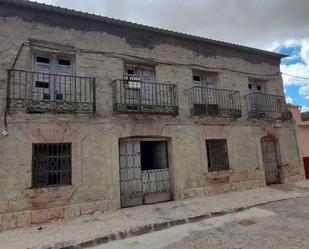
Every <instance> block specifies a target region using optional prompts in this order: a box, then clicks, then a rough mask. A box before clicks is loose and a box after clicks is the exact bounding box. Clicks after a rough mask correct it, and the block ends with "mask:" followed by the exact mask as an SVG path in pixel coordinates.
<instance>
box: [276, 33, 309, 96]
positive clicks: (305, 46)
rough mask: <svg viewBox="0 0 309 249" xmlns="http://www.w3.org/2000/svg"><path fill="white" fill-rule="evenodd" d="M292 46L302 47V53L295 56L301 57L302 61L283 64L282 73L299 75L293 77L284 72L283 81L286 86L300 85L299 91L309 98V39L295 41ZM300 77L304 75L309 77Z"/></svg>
mask: <svg viewBox="0 0 309 249" xmlns="http://www.w3.org/2000/svg"><path fill="white" fill-rule="evenodd" d="M290 46H300V47H301V51H300V53H299V54H297V55H294V56H296V57H299V58H301V60H302V61H300V62H297V63H294V64H290V65H281V71H282V73H285V74H289V75H294V76H297V77H291V76H288V75H285V74H283V75H282V78H283V83H284V85H285V86H290V85H295V86H298V87H299V91H298V93H299V94H300V95H301V96H302V97H304V98H305V99H309V40H308V39H303V40H301V41H298V42H297V41H293V43H292V44H291V45H290ZM298 77H304V78H308V79H303V78H298Z"/></svg>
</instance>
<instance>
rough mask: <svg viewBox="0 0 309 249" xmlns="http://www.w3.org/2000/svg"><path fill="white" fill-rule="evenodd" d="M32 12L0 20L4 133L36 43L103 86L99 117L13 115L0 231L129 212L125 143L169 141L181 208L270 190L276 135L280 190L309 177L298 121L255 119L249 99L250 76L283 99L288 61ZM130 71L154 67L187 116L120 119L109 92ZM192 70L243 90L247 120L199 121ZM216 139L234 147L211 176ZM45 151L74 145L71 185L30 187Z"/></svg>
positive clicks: (5, 140) (4, 143) (2, 154)
mask: <svg viewBox="0 0 309 249" xmlns="http://www.w3.org/2000/svg"><path fill="white" fill-rule="evenodd" d="M30 12H31V11H30V10H29V13H28V12H27V11H26V10H24V12H23V13H24V14H23V15H24V16H22V17H16V16H14V14H11V15H10V16H2V17H0V33H1V37H0V49H1V52H0V59H1V60H0V115H1V120H0V121H1V122H0V130H2V129H4V112H5V106H6V84H7V71H6V70H7V69H9V68H11V66H12V63H13V61H14V59H15V58H16V55H17V53H18V50H19V48H20V47H21V44H23V43H25V42H29V41H30V42H35V43H36V44H41V45H44V46H48V47H54V48H57V49H59V48H62V49H64V48H67V49H70V50H72V49H73V50H74V51H75V52H74V56H75V73H76V75H81V76H91V77H96V85H97V91H96V99H97V105H96V109H97V112H96V114H94V115H86V114H51V113H46V114H26V113H25V112H22V111H21V112H9V113H8V116H7V122H8V132H9V134H8V136H5V137H4V136H0V158H1V161H0V176H1V177H0V189H1V191H0V214H1V217H2V218H1V219H0V221H1V222H2V223H1V222H0V230H1V229H7V228H13V227H20V226H23V225H28V224H30V223H38V222H44V221H48V220H52V219H55V218H63V217H66V218H70V217H72V216H76V215H81V214H88V213H92V212H95V211H105V210H110V209H117V208H120V179H119V158H118V155H119V151H118V142H119V139H121V138H125V137H138V136H144V137H145V136H148V137H149V136H152V137H153V136H155V137H166V138H168V139H169V160H170V167H171V174H172V179H171V181H172V194H173V199H175V200H179V199H183V198H188V197H193V196H203V195H209V194H215V193H222V192H226V191H231V190H241V189H245V188H251V187H258V186H263V185H265V177H264V170H263V159H262V152H261V146H260V140H261V138H262V137H264V136H269V135H271V136H273V137H276V138H277V139H278V147H279V148H280V160H279V163H280V167H281V171H282V174H281V175H282V179H281V181H282V182H286V181H295V180H299V179H302V178H303V170H302V168H301V166H300V165H301V163H300V159H299V152H298V149H297V141H296V137H295V124H294V123H293V121H280V120H277V121H275V120H273V119H269V120H265V119H264V120H257V119H249V118H248V115H247V110H246V103H245V99H244V97H243V96H244V95H246V94H248V78H250V77H254V78H260V79H265V80H267V90H268V92H269V93H271V94H277V95H283V86H282V79H281V77H279V76H268V75H274V74H276V73H278V71H279V59H277V58H275V59H274V58H272V57H270V56H267V55H261V54H255V53H253V52H252V53H249V52H247V51H245V52H244V51H241V50H237V49H234V50H233V49H231V48H225V47H223V46H222V47H221V46H219V47H216V49H214V45H210V44H206V43H205V44H201V43H198V44H195V43H194V42H191V41H186V42H185V41H179V39H176V38H175V39H174V38H173V37H162V35H156V36H155V35H154V34H145V36H149V37H151V36H153V37H152V38H153V40H151V42H149V44H150V43H151V45H149V44H148V45H145V46H142V45H140V46H137V45H136V43H137V41H138V38H139V37H140V36H142V35H143V34H140V33H138V31H136V30H124V28H122V32H123V33H124V34H123V35H121V29H120V28H119V27H115V28H114V29H112V28H110V29H112V31H111V30H110V29H109V28H107V27H106V26H107V25H103V26H104V27H105V29H106V30H103V28H102V30H91V31H87V30H84V29H83V28H82V27H83V26H81V28H78V27H76V26H74V27H73V26H72V27H67V24H65V25H64V24H63V25H61V24H57V25H55V24H54V23H50V24H48V18H47V19H46V20H45V21H42V20H41V21H32V22H30V21H29V20H28V19H27V16H31V13H30ZM1 13H2V14H3V12H1ZM16 13H17V12H16ZM38 15H39V14H38ZM42 18H43V17H42ZM62 18H64V17H62ZM33 20H35V18H34V19H33ZM67 21H69V20H67ZM71 21H72V22H73V21H74V20H71ZM75 21H76V20H75ZM116 29H117V30H118V31H117V32H118V33H117V32H116V31H115V30H116ZM119 32H120V33H119ZM154 36H155V37H154ZM159 38H160V39H159ZM154 41H155V42H154ZM195 45H196V46H197V45H198V49H197V50H194V49H193V48H194V46H195ZM32 49H37V47H32ZM208 49H209V51H208ZM31 51H32V50H31V48H30V47H29V46H28V45H27V46H24V48H23V49H22V50H21V53H20V56H19V58H18V60H17V63H16V66H15V68H17V69H25V70H31V65H32V64H31V63H32V62H31ZM95 51H96V52H95ZM202 51H204V52H202ZM207 51H208V52H207ZM224 51H226V56H224V54H225V53H224ZM125 62H133V63H140V64H150V65H153V66H155V77H156V81H157V82H161V83H173V84H177V86H178V99H179V115H178V116H176V117H172V116H153V115H124V114H122V115H112V114H113V113H112V89H111V85H110V84H111V83H112V82H113V81H114V80H115V79H120V78H121V77H122V74H123V68H124V63H125ZM206 67H207V68H208V69H206ZM210 68H214V69H210ZM192 70H208V71H215V72H217V73H218V76H219V77H218V78H219V80H218V86H217V87H218V88H225V89H233V90H238V91H240V94H241V96H242V118H239V119H237V120H234V119H225V118H207V117H191V116H190V112H189V97H188V95H187V90H188V89H189V88H190V87H192ZM236 71H240V72H236ZM210 138H216V139H218V138H226V139H227V144H228V153H229V163H230V170H229V171H227V172H221V173H209V172H208V169H207V155H206V146H205V140H206V139H210ZM37 142H44V143H47V142H51V143H56V142H58V143H59V142H71V143H72V185H71V186H62V187H54V188H42V189H33V188H32V187H31V165H32V164H31V163H32V158H31V156H32V152H31V150H32V143H37ZM1 224H2V225H1Z"/></svg>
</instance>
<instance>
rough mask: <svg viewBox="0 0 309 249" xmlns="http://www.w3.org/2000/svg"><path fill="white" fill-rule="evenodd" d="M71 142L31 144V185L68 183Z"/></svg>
mask: <svg viewBox="0 0 309 249" xmlns="http://www.w3.org/2000/svg"><path fill="white" fill-rule="evenodd" d="M71 178H72V167H71V143H48V144H42V143H35V144H32V187H52V186H59V185H70V184H71Z"/></svg>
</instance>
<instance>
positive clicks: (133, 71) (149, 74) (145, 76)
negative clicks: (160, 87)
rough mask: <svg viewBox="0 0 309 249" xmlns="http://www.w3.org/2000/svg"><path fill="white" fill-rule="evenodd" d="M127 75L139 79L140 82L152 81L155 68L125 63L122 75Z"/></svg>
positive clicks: (153, 80)
mask: <svg viewBox="0 0 309 249" xmlns="http://www.w3.org/2000/svg"><path fill="white" fill-rule="evenodd" d="M126 76H129V77H131V78H132V77H133V78H134V79H139V80H140V81H141V82H145V83H154V82H155V69H154V67H149V66H141V65H131V64H127V65H125V67H124V77H126Z"/></svg>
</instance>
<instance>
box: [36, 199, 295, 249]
mask: <svg viewBox="0 0 309 249" xmlns="http://www.w3.org/2000/svg"><path fill="white" fill-rule="evenodd" d="M294 198H297V197H288V198H284V199H280V200H273V201H265V202H261V203H258V204H254V205H249V206H246V207H238V208H232V209H227V210H223V211H216V212H211V213H206V214H201V215H196V216H191V217H187V218H185V219H175V220H170V221H165V222H159V223H154V224H147V225H141V226H136V227H132V228H131V229H130V230H124V231H118V232H115V233H111V234H108V235H103V236H102V237H96V238H92V239H89V240H87V241H81V242H76V241H65V242H60V243H56V244H55V245H48V246H43V247H41V248H40V249H82V248H89V247H93V246H98V245H101V244H106V243H108V242H111V241H114V240H120V239H125V238H129V237H134V236H140V235H143V234H147V233H151V232H155V231H160V230H164V229H166V228H170V227H174V226H179V225H182V224H185V223H192V222H198V221H201V220H205V219H209V218H212V217H218V216H222V215H226V214H232V213H237V212H241V211H244V210H246V209H249V208H252V207H257V206H261V205H264V204H267V203H274V202H278V201H284V200H289V199H294ZM33 249H38V248H37V247H36V248H33Z"/></svg>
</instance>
